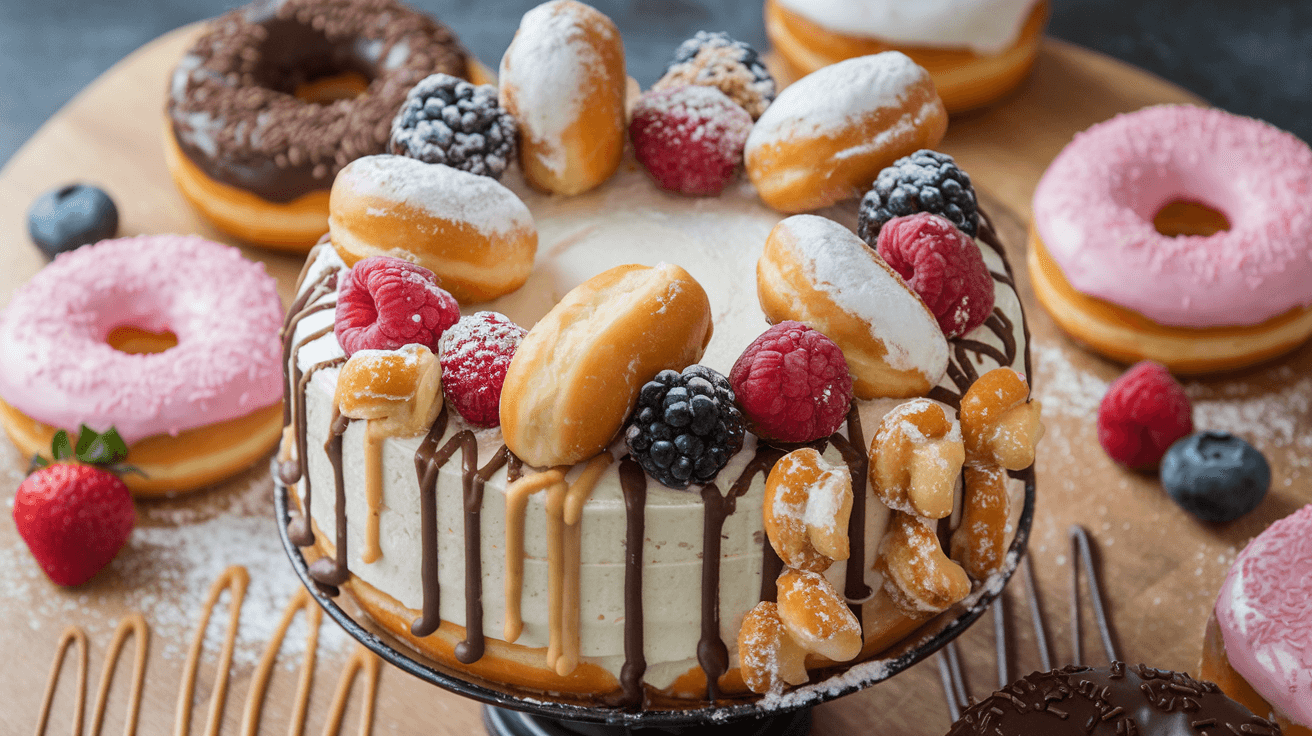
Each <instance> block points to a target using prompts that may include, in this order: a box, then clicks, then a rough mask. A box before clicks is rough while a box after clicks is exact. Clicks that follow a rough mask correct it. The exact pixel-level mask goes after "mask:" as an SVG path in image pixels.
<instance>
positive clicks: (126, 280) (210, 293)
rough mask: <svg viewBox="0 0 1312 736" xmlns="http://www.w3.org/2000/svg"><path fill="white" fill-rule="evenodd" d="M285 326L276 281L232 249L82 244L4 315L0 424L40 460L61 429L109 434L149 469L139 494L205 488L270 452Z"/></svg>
mask: <svg viewBox="0 0 1312 736" xmlns="http://www.w3.org/2000/svg"><path fill="white" fill-rule="evenodd" d="M281 324H282V304H281V303H280V302H279V300H278V294H277V291H276V285H275V283H274V280H273V278H272V277H270V276H269V275H268V274H266V273H265V272H264V265H263V264H257V263H252V262H250V261H247V260H246V259H244V258H243V257H242V256H241V252H240V251H238V250H237V249H236V248H231V247H229V246H226V245H219V244H218V243H212V242H210V241H207V240H203V239H201V238H198V237H194V236H191V237H186V236H177V235H155V236H140V237H134V238H121V239H119V240H106V241H102V242H100V243H98V244H96V245H92V246H87V247H84V248H79V249H78V250H76V251H73V252H71V253H65V254H63V255H60V256H59V257H58V258H56V259H55V261H54V262H53V263H51V264H50V265H49V266H47V267H46V268H44V269H42V270H41V271H40V272H38V273H37V275H36V276H34V277H33V278H32V280H31V281H29V282H28V283H27V284H26V285H24V286H23V287H22V288H20V289H19V290H18V292H17V293H16V294H15V295H14V299H13V301H12V302H10V304H9V306H8V307H6V308H5V310H4V312H3V314H0V354H3V355H4V356H5V359H4V360H3V361H0V399H3V407H0V408H2V409H3V411H0V421H3V423H4V426H5V430H6V431H7V432H8V433H9V436H10V438H11V439H12V440H13V441H14V444H15V445H17V446H18V448H19V449H20V450H21V451H22V452H23V453H24V454H26V455H33V454H41V455H44V456H47V459H49V458H48V455H49V447H50V440H51V438H53V436H54V434H55V432H56V431H57V430H58V429H65V430H68V431H69V433H70V434H75V433H76V432H77V431H78V429H79V427H80V426H81V425H83V424H86V425H87V426H89V427H91V428H92V429H95V430H97V431H100V432H103V431H105V430H108V429H109V428H110V427H114V428H116V429H117V430H118V432H119V434H120V435H121V436H122V438H123V440H124V442H126V443H127V444H128V457H127V462H128V463H129V464H131V465H135V466H137V467H138V468H140V469H141V470H142V471H143V472H144V473H145V476H144V477H143V476H141V475H138V474H136V473H129V474H127V475H126V476H125V477H124V480H125V481H126V482H127V484H128V487H129V488H131V489H132V491H133V492H134V493H135V494H137V495H144V496H150V495H163V494H167V493H176V492H181V491H188V490H192V489H194V488H198V487H200V486H203V485H207V484H209V483H213V482H215V481H218V480H220V479H222V478H224V477H227V476H229V475H232V474H233V473H236V472H237V471H239V470H241V469H243V468H245V467H246V466H248V465H250V464H251V463H253V462H254V461H255V460H256V459H257V458H259V457H260V456H261V455H263V454H264V453H266V452H268V451H269V450H270V449H271V448H272V447H273V446H274V445H275V444H277V441H278V438H279V436H280V434H281V429H282V419H281V416H280V414H281V402H282V368H281V346H280V341H279V339H278V330H279V327H280V326H281ZM124 328H129V329H126V330H125V329H124ZM170 334H171V335H172V336H175V338H176V339H173V338H170V337H169V335H170ZM125 337H126V338H128V339H127V340H125V339H124V338H125ZM175 342H176V344H173V343H175ZM151 343H153V344H151ZM170 345H172V346H171V347H170ZM164 348H167V349H164ZM127 350H138V351H143V352H138V353H132V352H126V351H127Z"/></svg>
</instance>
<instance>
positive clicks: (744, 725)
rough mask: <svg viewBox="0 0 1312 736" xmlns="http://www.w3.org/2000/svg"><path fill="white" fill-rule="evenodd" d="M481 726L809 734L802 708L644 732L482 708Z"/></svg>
mask: <svg viewBox="0 0 1312 736" xmlns="http://www.w3.org/2000/svg"><path fill="white" fill-rule="evenodd" d="M483 723H484V725H486V726H487V732H488V734H490V736H806V734H808V733H810V731H811V709H810V708H802V709H801V710H795V711H792V712H791V713H780V714H778V715H771V716H765V717H762V718H748V719H744V720H739V721H733V722H731V723H703V724H697V725H691V726H664V727H661V726H656V727H647V728H644V727H641V726H626V725H622V724H621V725H608V724H601V723H579V722H577V721H560V720H556V719H554V718H544V717H542V716H535V715H531V714H529V713H525V712H523V711H515V710H509V709H507V708H498V707H497V706H495V705H484V706H483Z"/></svg>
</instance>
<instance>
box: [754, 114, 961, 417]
mask: <svg viewBox="0 0 1312 736" xmlns="http://www.w3.org/2000/svg"><path fill="white" fill-rule="evenodd" d="M772 109H773V108H772ZM756 292H757V297H758V298H759V299H760V301H761V310H762V311H764V312H765V316H766V319H768V320H769V321H770V322H771V323H772V324H773V323H778V322H782V321H784V320H790V319H791V320H797V321H798V322H802V323H804V324H806V325H809V326H811V327H813V328H815V329H817V330H819V331H820V332H823V333H824V334H825V335H826V336H827V337H829V339H831V340H833V341H834V342H835V343H837V344H838V346H839V347H840V348H842V349H843V357H845V358H846V359H847V365H848V368H849V369H850V370H851V372H852V378H853V380H852V391H853V393H855V394H856V396H857V398H860V399H873V398H878V397H893V398H906V397H911V396H921V395H923V394H925V393H926V392H928V391H929V389H930V388H931V387H932V386H933V385H934V384H936V383H938V380H939V379H940V378H942V377H943V373H944V372H945V371H946V370H947V365H948V343H947V339H946V338H944V337H943V331H942V330H940V329H939V326H938V320H937V319H935V317H934V314H933V313H932V312H930V311H929V307H926V306H925V303H924V302H923V301H921V299H920V297H919V296H918V295H917V294H916V292H914V291H912V290H911V288H910V287H909V286H907V285H906V282H904V281H903V280H902V278H901V277H900V276H898V275H897V273H895V272H894V271H893V269H891V268H889V266H888V264H887V263H885V262H884V259H883V258H880V257H879V254H878V253H876V252H875V251H874V249H872V248H869V247H867V246H866V244H865V243H863V242H862V241H861V239H860V238H858V237H857V236H856V235H855V234H853V233H852V231H850V230H848V229H847V228H845V227H843V226H842V225H840V224H838V223H836V222H834V221H833V220H828V219H825V218H823V217H817V216H815V215H796V216H793V217H789V218H788V219H786V220H784V221H782V222H780V223H779V224H778V225H776V226H775V228H774V230H772V231H771V232H770V237H769V238H767V239H766V241H765V250H764V252H763V253H762V254H761V259H760V260H759V261H758V262H757V264H756Z"/></svg>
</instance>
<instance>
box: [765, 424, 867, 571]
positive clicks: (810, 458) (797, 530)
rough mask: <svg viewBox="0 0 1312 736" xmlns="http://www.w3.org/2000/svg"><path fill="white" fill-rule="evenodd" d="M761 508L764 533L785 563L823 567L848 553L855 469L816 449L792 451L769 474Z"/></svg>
mask: <svg viewBox="0 0 1312 736" xmlns="http://www.w3.org/2000/svg"><path fill="white" fill-rule="evenodd" d="M762 513H763V514H764V521H765V534H766V537H767V538H768V539H769V540H770V546H771V547H773V548H774V551H775V552H776V553H778V555H779V559H781V560H783V562H784V564H785V565H787V566H789V567H792V568H796V569H799V570H807V571H810V572H824V571H825V570H827V569H829V566H830V565H831V564H833V562H834V561H835V560H846V559H847V558H848V554H849V549H848V537H847V522H848V519H849V517H850V516H851V514H852V476H851V473H850V471H849V470H848V468H847V466H846V465H843V464H838V465H835V464H832V463H830V462H829V461H827V460H825V458H824V456H823V455H821V454H820V453H819V452H817V451H816V450H814V449H813V448H810V447H803V448H801V449H798V450H793V451H792V452H790V453H788V454H787V455H784V456H783V457H782V458H781V459H780V460H779V462H777V463H775V465H774V468H772V469H771V470H770V475H769V476H768V477H767V478H766V481H765V500H764V501H762Z"/></svg>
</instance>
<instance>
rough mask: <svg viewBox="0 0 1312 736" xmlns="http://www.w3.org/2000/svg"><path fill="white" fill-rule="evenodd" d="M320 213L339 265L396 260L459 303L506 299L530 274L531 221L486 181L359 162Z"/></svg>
mask: <svg viewBox="0 0 1312 736" xmlns="http://www.w3.org/2000/svg"><path fill="white" fill-rule="evenodd" d="M328 209H329V215H328V231H329V233H330V234H331V235H332V243H333V246H334V247H335V248H336V249H337V254H338V255H340V256H341V257H342V260H343V261H345V262H346V265H348V266H351V265H354V264H355V262H356V261H359V260H361V259H363V258H368V257H369V256H395V257H397V258H404V259H406V260H408V261H412V262H414V263H417V264H419V265H421V266H423V267H424V268H427V269H429V270H430V271H432V272H433V273H434V274H436V275H437V277H438V280H439V283H440V284H441V286H442V288H444V289H446V290H447V291H449V292H451V295H452V296H454V297H455V298H456V300H457V301H459V302H460V303H462V304H464V303H467V302H485V301H488V300H491V299H495V298H496V297H498V296H501V295H503V294H509V293H510V292H512V291H514V290H515V289H518V288H519V287H520V286H522V285H523V284H524V282H525V281H526V280H528V275H529V273H530V272H531V271H532V270H533V258H534V256H535V255H536V254H537V249H538V231H537V226H536V225H535V224H534V223H533V215H531V214H529V211H528V207H526V206H525V205H524V203H523V202H522V201H521V200H520V199H519V197H517V196H515V193H514V192H512V191H510V190H509V189H507V188H505V187H504V186H502V185H500V184H498V183H497V182H496V180H494V179H490V178H488V177H486V176H478V175H476V174H470V173H467V172H464V171H460V170H457V169H453V168H451V167H449V166H443V165H441V164H426V163H424V162H422V161H417V160H415V159H412V158H407V157H405V156H366V157H365V158H361V159H356V160H355V161H353V162H351V163H350V164H349V165H347V167H346V168H344V169H342V172H341V173H340V174H338V175H337V179H336V180H335V181H334V182H333V189H332V194H331V198H330V201H329V205H328Z"/></svg>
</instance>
